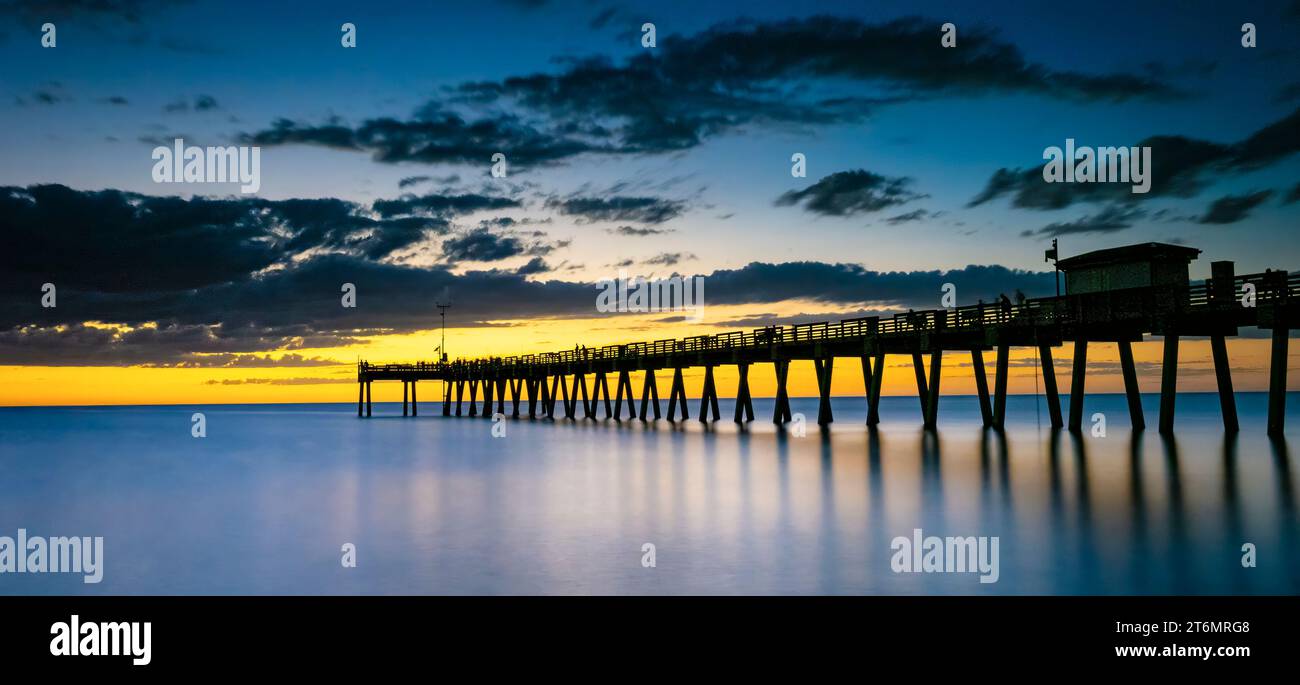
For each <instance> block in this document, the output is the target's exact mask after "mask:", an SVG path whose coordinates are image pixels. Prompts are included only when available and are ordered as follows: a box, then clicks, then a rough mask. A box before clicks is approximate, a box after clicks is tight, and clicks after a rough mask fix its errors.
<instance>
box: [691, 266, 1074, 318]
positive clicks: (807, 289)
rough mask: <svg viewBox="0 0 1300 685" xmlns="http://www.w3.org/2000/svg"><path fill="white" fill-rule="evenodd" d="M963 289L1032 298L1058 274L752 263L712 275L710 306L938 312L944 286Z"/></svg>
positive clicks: (967, 298)
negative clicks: (817, 305) (801, 303)
mask: <svg viewBox="0 0 1300 685" xmlns="http://www.w3.org/2000/svg"><path fill="white" fill-rule="evenodd" d="M944 283H953V284H955V285H956V286H957V292H958V293H959V301H961V302H965V303H974V302H975V301H976V300H977V299H984V300H985V301H992V299H994V298H996V297H997V296H998V294H1000V293H1004V292H1013V291H1014V290H1016V289H1019V290H1021V291H1023V292H1024V293H1025V294H1026V295H1028V296H1030V297H1035V296H1040V295H1049V294H1051V293H1053V292H1055V285H1054V284H1055V281H1054V277H1053V274H1052V272H1050V271H1045V272H1038V271H1024V270H1020V269H1008V268H1007V267H1004V266H998V265H989V266H977V265H971V266H967V267H964V268H961V269H952V270H948V271H939V270H932V271H873V270H870V269H867V268H866V267H864V266H861V265H858V264H827V263H825V262H786V263H783V264H769V263H763V262H752V263H750V264H748V265H746V266H745V267H743V268H740V269H723V270H718V271H714V272H713V273H712V274H709V275H708V276H706V280H705V289H704V291H705V295H706V297H707V298H708V302H709V304H753V303H762V302H778V301H781V300H794V299H802V300H811V301H815V302H824V303H835V304H841V305H863V306H865V308H867V309H891V310H899V309H909V308H915V309H934V308H937V307H939V298H940V295H941V290H940V289H941V286H942V285H943V284H944Z"/></svg>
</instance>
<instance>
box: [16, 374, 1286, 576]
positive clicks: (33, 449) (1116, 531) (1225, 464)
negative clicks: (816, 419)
mask: <svg viewBox="0 0 1300 685" xmlns="http://www.w3.org/2000/svg"><path fill="white" fill-rule="evenodd" d="M1147 399H1148V400H1150V403H1149V405H1150V406H1148V407H1147V410H1148V412H1154V411H1155V402H1154V400H1155V399H1156V398H1154V397H1151V398H1147ZM1265 400H1266V398H1265V397H1264V396H1263V395H1257V394H1243V395H1240V396H1239V398H1238V401H1239V409H1240V413H1241V416H1242V432H1241V433H1240V434H1239V435H1237V436H1227V437H1225V436H1224V434H1223V432H1222V430H1221V427H1220V423H1219V415H1218V404H1217V398H1216V396H1214V395H1185V396H1183V397H1180V398H1179V400H1178V405H1177V406H1178V412H1179V414H1178V427H1177V428H1178V432H1177V434H1176V436H1174V437H1172V438H1164V437H1162V436H1160V435H1159V434H1157V433H1156V432H1155V431H1146V432H1138V433H1133V432H1131V431H1129V430H1127V428H1126V427H1125V425H1124V424H1125V423H1126V422H1125V421H1124V417H1126V416H1127V408H1126V405H1125V402H1124V398H1123V396H1092V397H1089V398H1088V400H1087V401H1088V411H1089V412H1103V413H1105V414H1107V416H1110V417H1116V420H1115V421H1112V422H1110V426H1109V435H1108V436H1107V437H1093V436H1092V435H1091V433H1090V432H1089V431H1085V432H1083V433H1081V434H1072V433H1068V432H1062V431H1052V430H1050V429H1049V428H1048V427H1046V426H1042V425H1039V424H1038V422H1037V420H1036V418H1035V417H1036V414H1037V412H1036V411H1035V407H1034V406H1033V404H1034V401H1035V399H1034V398H1032V397H1013V398H1011V401H1010V406H1009V425H1008V427H1007V430H1006V431H1005V432H1001V433H1000V432H996V431H988V430H983V429H982V428H981V427H980V425H979V409H978V405H977V404H976V402H975V401H974V400H973V399H972V398H960V397H944V398H943V400H942V402H941V412H940V430H939V431H938V432H926V431H922V430H921V429H920V426H919V423H920V422H919V416H918V411H917V407H916V400H915V398H909V397H899V398H885V399H884V400H883V401H882V406H881V412H882V423H881V425H880V426H879V428H878V429H875V430H869V429H868V428H867V427H866V426H865V425H863V424H864V423H865V407H864V406H862V405H863V404H864V403H863V402H862V401H861V399H860V398H858V399H854V398H843V399H841V400H837V401H836V403H835V404H836V406H835V416H836V418H837V422H836V423H835V424H834V426H833V427H832V428H831V429H830V430H820V429H818V428H817V427H816V426H815V425H810V426H808V430H807V434H806V435H802V436H800V435H798V434H796V431H793V430H790V429H784V428H777V427H774V426H772V425H771V424H769V423H764V422H755V423H753V424H750V425H749V426H747V427H737V426H735V425H734V424H731V423H729V422H726V423H720V424H718V425H716V426H709V427H705V426H702V425H701V424H700V423H699V422H697V421H695V420H691V421H687V422H681V423H678V424H676V425H674V424H670V423H668V422H666V421H660V422H657V423H649V424H642V423H641V422H639V421H624V422H622V423H618V422H614V421H601V422H592V421H586V422H577V423H571V422H566V421H557V422H550V421H545V420H539V421H529V420H527V419H524V420H517V421H510V422H508V423H507V424H506V425H507V435H506V436H505V437H504V438H493V437H492V434H491V426H492V423H491V422H490V421H486V420H483V419H471V418H468V417H464V418H460V419H455V418H442V417H440V416H429V415H428V414H434V413H436V412H434V411H433V409H434V408H435V406H436V405H434V404H428V405H426V409H425V413H426V415H425V416H421V417H419V418H410V419H403V418H401V417H400V409H399V408H394V407H392V406H377V407H376V408H375V409H376V416H375V417H374V418H372V419H369V420H358V419H356V418H355V416H353V415H351V412H352V411H353V407H352V406H351V405H337V406H333V405H329V406H320V405H290V406H281V405H277V406H231V407H207V408H202V410H203V411H205V412H206V413H207V416H208V437H207V438H204V439H194V438H191V437H190V433H189V427H190V421H189V417H190V414H191V412H192V411H194V410H195V408H192V407H124V408H91V409H0V434H3V435H4V440H3V442H0V535H9V536H13V535H15V534H16V531H17V529H18V528H20V527H21V528H26V529H27V530H28V531H30V532H31V533H32V534H34V535H38V534H39V535H103V536H104V537H105V558H106V559H105V562H106V569H105V578H104V582H103V583H102V584H100V585H97V586H94V585H83V584H82V583H81V582H80V579H79V578H74V577H64V576H52V575H45V576H38V575H31V574H27V575H16V574H4V575H0V593H81V592H92V593H115V594H116V593H123V594H132V593H141V594H143V593H150V594H152V593H163V594H167V593H199V594H207V593H284V594H315V593H511V594H516V593H709V594H714V593H728V594H730V593H757V594H790V593H794V594H808V593H826V594H929V593H940V594H984V593H1004V594H1146V593H1153V594H1178V593H1196V594H1200V593H1204V594H1211V593H1214V594H1236V593H1260V594H1278V593H1296V592H1300V563H1298V562H1300V558H1298V553H1297V549H1298V546H1297V543H1298V542H1300V538H1297V525H1296V510H1295V497H1294V481H1293V478H1294V475H1293V474H1292V469H1291V465H1290V464H1291V458H1290V454H1289V451H1288V446H1287V444H1286V443H1285V442H1284V441H1272V440H1269V439H1268V438H1266V437H1265V436H1264V426H1263V415H1264V409H1265ZM756 404H758V405H759V406H756V407H755V411H756V414H757V415H758V416H764V415H765V414H766V415H767V416H770V415H771V413H770V410H771V406H770V404H771V403H770V400H769V401H766V402H764V401H758V402H756ZM1290 406H1292V407H1296V406H1297V402H1296V401H1295V400H1294V398H1293V400H1292V402H1290ZM692 409H694V407H692ZM727 409H728V408H726V407H724V408H723V415H724V416H726V415H729V414H728V413H727ZM792 409H793V411H795V412H799V413H803V414H804V415H805V416H808V417H812V416H815V414H816V400H811V399H809V400H795V401H794V402H793V406H792ZM394 414H396V415H394ZM1297 419H1300V417H1296V416H1292V417H1289V421H1290V424H1291V425H1292V426H1293V427H1294V426H1296V425H1297V424H1296V420H1297ZM916 528H920V529H922V530H923V531H924V534H925V535H938V536H958V535H959V536H968V535H969V536H998V537H999V539H1000V546H999V547H1000V580H999V581H998V582H997V583H995V584H988V585H981V584H980V583H979V582H978V580H977V577H976V575H974V574H926V573H913V574H896V573H893V572H892V571H891V569H890V557H891V555H892V550H891V549H890V541H891V540H892V539H893V538H895V537H897V536H905V537H910V536H911V535H912V531H913V530H914V529H916ZM347 542H351V543H353V544H355V545H356V547H357V551H358V566H357V568H354V569H345V568H342V567H341V565H340V564H339V558H340V556H341V553H340V546H341V545H343V544H344V543H347ZM647 542H649V543H653V544H654V545H655V549H656V555H655V556H656V566H655V567H654V568H644V567H643V566H642V564H641V560H642V556H643V552H642V545H643V544H644V543H647ZM1245 543H1252V544H1254V545H1255V546H1256V548H1257V550H1258V553H1257V557H1258V566H1257V567H1256V568H1242V566H1241V557H1242V551H1241V548H1242V545H1243V544H1245Z"/></svg>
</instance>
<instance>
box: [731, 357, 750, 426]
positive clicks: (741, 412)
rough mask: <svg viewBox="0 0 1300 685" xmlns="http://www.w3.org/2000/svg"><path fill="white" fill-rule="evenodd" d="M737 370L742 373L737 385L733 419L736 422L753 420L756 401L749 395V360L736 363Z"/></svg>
mask: <svg viewBox="0 0 1300 685" xmlns="http://www.w3.org/2000/svg"><path fill="white" fill-rule="evenodd" d="M736 372H737V373H738V374H739V375H740V383H739V384H738V385H737V386H736V415H735V417H734V418H733V419H732V420H733V421H735V422H736V423H745V422H747V421H753V420H754V403H753V401H752V400H751V398H750V396H749V362H740V363H739V364H736Z"/></svg>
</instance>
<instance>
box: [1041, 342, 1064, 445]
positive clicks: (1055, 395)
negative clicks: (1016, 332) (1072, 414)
mask: <svg viewBox="0 0 1300 685" xmlns="http://www.w3.org/2000/svg"><path fill="white" fill-rule="evenodd" d="M1038 363H1039V366H1040V367H1042V369H1043V394H1045V395H1046V396H1047V418H1048V420H1049V421H1050V422H1051V424H1052V428H1060V427H1062V426H1064V425H1065V422H1064V421H1062V420H1061V392H1060V390H1059V389H1058V388H1057V387H1056V364H1055V363H1054V362H1053V361H1052V346H1051V345H1048V344H1045V343H1039V345H1038Z"/></svg>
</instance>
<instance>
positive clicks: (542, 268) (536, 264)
mask: <svg viewBox="0 0 1300 685" xmlns="http://www.w3.org/2000/svg"><path fill="white" fill-rule="evenodd" d="M548 271H553V269H551V267H550V265H549V264H547V263H546V260H544V259H542V258H541V257H533V258H532V259H530V260H528V263H527V264H524V265H523V266H521V267H519V268H518V269H515V273H516V274H519V275H520V276H532V275H534V274H544V273H546V272H548Z"/></svg>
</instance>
